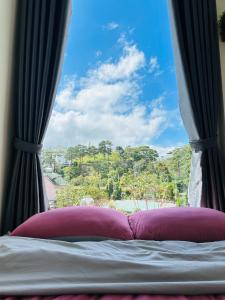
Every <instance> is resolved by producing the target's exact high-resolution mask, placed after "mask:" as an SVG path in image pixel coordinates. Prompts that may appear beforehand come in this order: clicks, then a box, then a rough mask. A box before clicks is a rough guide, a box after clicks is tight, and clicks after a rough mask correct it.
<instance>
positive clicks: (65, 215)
mask: <svg viewBox="0 0 225 300" xmlns="http://www.w3.org/2000/svg"><path fill="white" fill-rule="evenodd" d="M11 235H12V236H23V237H33V238H43V239H49V238H55V239H60V240H65V241H73V240H74V241H78V240H105V239H109V238H110V239H119V240H131V239H133V234H132V231H131V229H130V226H129V223H128V218H127V217H126V216H125V215H124V214H122V213H120V212H118V211H116V210H114V209H110V208H100V207H90V206H78V207H65V208H57V209H53V210H49V211H47V212H43V213H39V214H36V215H34V216H32V217H31V218H29V219H28V220H27V221H25V222H24V223H23V224H21V225H20V226H18V227H17V228H16V229H15V230H14V231H13V232H12V233H11Z"/></svg>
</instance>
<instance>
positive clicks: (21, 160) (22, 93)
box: [3, 0, 71, 233]
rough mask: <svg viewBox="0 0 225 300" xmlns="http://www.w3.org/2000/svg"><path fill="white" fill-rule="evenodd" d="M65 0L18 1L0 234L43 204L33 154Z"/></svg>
mask: <svg viewBox="0 0 225 300" xmlns="http://www.w3.org/2000/svg"><path fill="white" fill-rule="evenodd" d="M70 14H71V2H70V0H38V1H37V0H20V1H19V2H18V26H17V27H18V32H17V40H18V42H17V44H18V45H17V46H18V53H17V59H16V64H17V65H16V74H15V77H16V80H15V81H16V83H15V85H16V86H15V87H14V88H15V99H14V101H13V103H14V105H13V108H14V110H15V118H16V119H15V141H14V148H15V151H14V154H13V169H12V172H11V180H10V183H9V187H8V197H7V198H6V199H5V203H4V210H3V233H5V232H7V231H11V230H13V229H14V228H15V227H16V226H18V225H19V224H21V223H22V222H23V221H25V220H26V219H27V218H29V217H30V216H32V215H34V214H35V213H38V212H42V211H44V210H45V209H46V204H45V197H44V192H43V182H42V172H41V165H40V159H39V153H40V151H41V148H42V141H43V137H44V134H45V131H46V128H47V124H48V121H49V117H50V115H51V110H52V106H53V102H54V98H55V94H56V88H57V83H58V80H59V76H60V69H61V63H62V57H63V47H64V44H65V37H66V32H67V25H68V20H69V16H70Z"/></svg>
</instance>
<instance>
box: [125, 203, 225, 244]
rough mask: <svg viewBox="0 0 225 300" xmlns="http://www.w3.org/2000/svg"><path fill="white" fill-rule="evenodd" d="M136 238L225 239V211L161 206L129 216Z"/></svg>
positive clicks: (158, 239)
mask: <svg viewBox="0 0 225 300" xmlns="http://www.w3.org/2000/svg"><path fill="white" fill-rule="evenodd" d="M129 223H130V226H131V229H132V231H133V234H134V238H135V239H142V240H157V241H163V240H180V241H190V242H199V243H201V242H212V241H220V240H225V214H224V213H222V212H219V211H217V210H213V209H209V208H189V207H187V208H160V209H153V210H148V211H141V212H137V213H135V214H133V215H132V216H130V217H129Z"/></svg>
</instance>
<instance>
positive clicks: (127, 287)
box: [0, 236, 225, 296]
mask: <svg viewBox="0 0 225 300" xmlns="http://www.w3.org/2000/svg"><path fill="white" fill-rule="evenodd" d="M74 293H79V294H82V293H95V294H96V293H98V294H99V293H105V294H106V293H107V294H112V293H120V294H121V293H128V294H131V293H139V294H146V293H151V294H183V295H184V294H185V295H197V294H219V293H221V294H225V241H221V242H214V243H204V244H196V243H190V242H178V241H164V242H156V241H141V240H134V241H101V242H76V243H69V242H60V241H52V240H41V239H31V238H22V237H8V236H4V237H1V238H0V295H1V296H3V295H35V294H37V295H53V294H55V295H57V294H58V295H60V294H74Z"/></svg>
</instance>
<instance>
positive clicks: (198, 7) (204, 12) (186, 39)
mask: <svg viewBox="0 0 225 300" xmlns="http://www.w3.org/2000/svg"><path fill="white" fill-rule="evenodd" d="M170 11H171V22H172V33H173V38H174V50H175V61H176V66H177V78H178V87H179V94H180V109H181V115H182V118H183V121H184V125H185V127H186V129H187V132H188V135H189V138H190V145H191V147H192V150H193V151H192V152H193V155H192V167H191V176H190V186H189V202H190V205H191V206H200V205H201V206H203V207H209V208H214V209H218V210H221V211H225V176H224V166H223V164H222V162H221V157H222V156H221V153H220V151H219V147H218V144H219V139H218V124H219V114H220V112H221V111H222V110H223V104H222V103H223V102H222V101H223V97H222V84H221V72H220V61H219V43H218V34H217V15H216V1H215V0H171V1H170Z"/></svg>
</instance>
